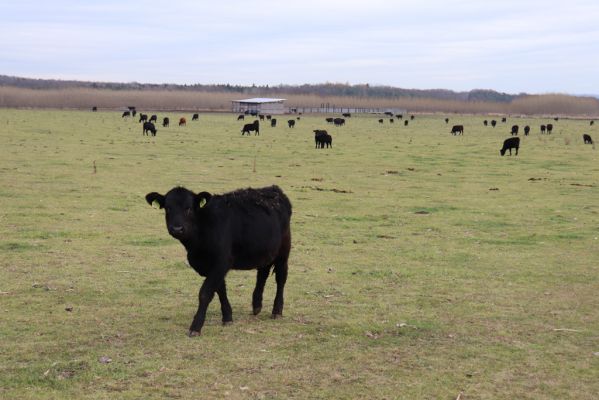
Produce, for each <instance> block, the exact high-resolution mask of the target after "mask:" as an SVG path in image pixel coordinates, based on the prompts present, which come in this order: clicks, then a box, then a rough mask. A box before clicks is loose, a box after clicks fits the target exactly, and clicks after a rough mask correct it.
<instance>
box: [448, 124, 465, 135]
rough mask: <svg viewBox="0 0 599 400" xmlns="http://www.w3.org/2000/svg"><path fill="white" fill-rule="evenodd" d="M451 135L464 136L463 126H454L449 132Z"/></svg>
mask: <svg viewBox="0 0 599 400" xmlns="http://www.w3.org/2000/svg"><path fill="white" fill-rule="evenodd" d="M450 133H451V134H452V135H454V136H455V135H463V134H464V125H454V126H453V128H451V132H450Z"/></svg>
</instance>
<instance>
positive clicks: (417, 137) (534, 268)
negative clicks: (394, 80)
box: [0, 109, 599, 400]
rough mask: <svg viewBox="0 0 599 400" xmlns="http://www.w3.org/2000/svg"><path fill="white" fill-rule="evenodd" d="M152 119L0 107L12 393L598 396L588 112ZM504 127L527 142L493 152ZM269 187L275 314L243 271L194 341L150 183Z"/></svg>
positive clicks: (1, 234)
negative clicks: (229, 310)
mask: <svg viewBox="0 0 599 400" xmlns="http://www.w3.org/2000/svg"><path fill="white" fill-rule="evenodd" d="M145 111H146V110H144V112H145ZM148 113H149V114H152V113H153V112H151V111H150V112H148ZM156 114H158V118H159V121H161V119H162V117H165V116H168V117H170V120H171V127H170V128H162V126H161V125H158V124H157V128H158V133H157V136H156V137H148V136H142V127H141V124H139V123H138V122H137V119H129V120H126V119H121V117H120V113H117V112H97V113H91V112H81V111H31V110H10V109H2V110H0V127H1V129H0V143H2V147H1V148H0V152H1V153H0V198H1V199H2V211H1V212H0V221H1V223H0V255H1V258H0V310H1V313H2V318H1V323H0V354H2V356H1V358H0V398H5V399H17V398H18V399H63V398H81V399H83V398H94V399H114V398H118V399H137V398H156V399H163V398H181V399H186V398H192V397H196V398H198V397H203V398H228V399H288V398H296V399H315V398H319V399H348V398H355V399H359V398H370V399H403V398H405V399H448V400H449V399H456V398H458V397H459V398H461V399H462V400H464V399H500V398H501V399H556V398H563V399H565V398H572V399H574V398H575V399H593V398H596V396H597V393H599V296H598V293H599V202H598V199H599V155H598V154H599V152H598V151H597V150H595V149H594V147H593V146H591V145H584V144H583V141H582V134H583V133H590V134H591V136H593V139H594V140H597V139H599V132H597V127H589V123H588V121H583V120H580V121H578V120H567V119H560V120H559V122H554V121H552V120H548V119H541V118H534V119H520V118H508V121H507V123H505V124H503V123H498V125H497V127H496V128H491V127H490V126H489V127H484V126H483V123H482V121H483V119H489V120H490V119H491V118H488V117H482V116H457V115H449V117H450V122H449V124H448V125H446V124H445V122H444V121H443V118H445V115H443V116H441V115H439V116H423V115H417V116H416V119H415V120H414V121H411V122H410V125H409V126H407V127H405V126H404V125H403V123H398V121H396V122H395V124H389V122H388V119H387V118H386V119H385V122H384V123H383V124H379V123H378V122H377V120H378V118H379V116H376V117H375V116H353V117H352V118H348V119H347V123H346V126H344V127H338V128H336V127H333V126H332V125H327V124H326V123H325V121H324V118H325V116H324V115H322V116H321V115H318V116H310V115H302V116H301V120H299V121H297V124H296V127H295V128H294V129H289V128H287V124H286V120H287V119H289V118H294V117H289V118H288V117H287V116H277V119H278V122H279V124H278V125H279V126H278V127H276V128H271V127H270V126H269V124H267V121H264V122H262V123H261V126H260V136H255V135H253V134H252V135H251V136H242V135H241V133H240V130H241V127H242V126H243V121H239V122H238V121H236V115H232V114H200V118H199V121H191V114H190V113H187V114H184V113H174V112H170V113H163V112H156ZM181 116H185V117H186V118H187V121H188V122H187V126H185V127H178V126H177V124H175V123H172V122H173V121H177V120H178V118H179V117H181ZM496 119H498V118H496ZM498 120H500V119H498ZM251 121H252V119H248V118H246V121H245V123H249V122H251ZM547 122H553V124H554V131H553V134H551V135H540V134H539V125H540V124H541V123H547ZM453 124H462V125H464V128H465V132H464V135H463V136H462V135H460V136H452V135H451V134H450V133H449V132H450V130H451V126H452V125H453ZM513 124H518V125H520V127H521V129H522V128H523V127H524V125H526V124H529V125H530V126H531V128H532V129H531V135H530V136H528V137H524V136H523V135H522V134H521V135H520V138H521V145H520V152H519V156H517V157H515V156H512V157H510V156H507V155H506V156H505V157H501V156H500V155H499V149H500V148H501V145H502V143H503V140H504V139H506V138H507V137H509V132H510V128H511V125H513ZM313 129H327V130H328V132H329V133H330V134H331V135H332V137H333V147H332V148H328V149H315V148H314V146H315V144H314V135H313V133H312V130H313ZM271 184H277V185H279V186H280V187H281V188H282V189H283V190H284V191H285V193H286V194H287V195H288V196H289V198H290V200H291V202H292V204H293V216H292V220H291V221H292V222H291V226H292V228H291V229H292V250H291V256H290V260H289V278H288V281H287V286H286V296H285V311H284V316H283V318H282V319H278V320H271V319H270V318H269V317H270V315H269V314H270V312H269V311H270V308H271V305H272V301H273V297H274V289H275V284H274V279H273V277H270V278H269V280H268V281H267V283H266V290H265V294H264V303H265V304H264V306H265V307H264V310H265V311H263V312H262V314H260V315H259V316H257V317H254V316H252V315H251V293H252V290H253V287H254V282H255V272H254V271H251V272H244V271H232V272H231V273H230V274H229V275H228V279H227V283H228V291H229V299H230V301H231V304H232V306H233V318H234V323H233V325H231V326H225V327H223V326H221V315H220V307H219V305H218V301H217V300H216V299H215V300H214V301H213V302H212V303H211V305H210V307H209V309H208V317H207V320H206V324H205V326H204V329H203V331H202V336H201V337H198V338H191V339H190V338H188V337H187V336H186V332H187V329H188V327H189V323H190V322H191V319H192V317H193V314H194V313H195V310H196V307H197V294H198V289H199V285H200V284H201V282H202V278H201V277H199V276H198V275H197V274H195V272H194V271H193V270H192V269H191V268H189V267H188V266H187V263H186V259H185V250H184V248H183V247H182V246H181V244H180V243H179V242H178V241H176V240H175V239H173V238H171V237H170V236H169V235H168V233H167V230H166V227H165V224H164V213H163V211H162V210H157V209H153V208H151V207H149V206H148V205H147V204H146V202H145V200H144V195H145V194H146V193H148V192H151V191H159V192H162V193H164V192H166V191H167V190H168V189H170V188H172V187H173V186H176V185H183V186H186V187H187V188H189V189H191V190H194V191H196V192H198V191H209V192H211V193H223V192H226V191H230V190H233V189H236V188H240V187H248V186H252V187H260V186H266V185H271Z"/></svg>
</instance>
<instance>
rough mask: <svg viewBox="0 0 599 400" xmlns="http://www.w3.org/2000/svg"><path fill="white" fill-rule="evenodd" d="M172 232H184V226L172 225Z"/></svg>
mask: <svg viewBox="0 0 599 400" xmlns="http://www.w3.org/2000/svg"><path fill="white" fill-rule="evenodd" d="M171 232H172V233H174V234H181V233H183V227H182V226H171Z"/></svg>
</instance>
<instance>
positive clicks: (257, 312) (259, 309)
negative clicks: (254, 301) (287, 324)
mask: <svg viewBox="0 0 599 400" xmlns="http://www.w3.org/2000/svg"><path fill="white" fill-rule="evenodd" d="M260 311H262V307H256V308H254V310H253V313H254V315H258V314H260Z"/></svg>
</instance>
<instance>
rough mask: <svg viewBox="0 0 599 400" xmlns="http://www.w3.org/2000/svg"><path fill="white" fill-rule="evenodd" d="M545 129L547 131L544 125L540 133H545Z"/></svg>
mask: <svg viewBox="0 0 599 400" xmlns="http://www.w3.org/2000/svg"><path fill="white" fill-rule="evenodd" d="M546 129H547V127H546V126H545V125H541V133H545V130H546Z"/></svg>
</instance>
